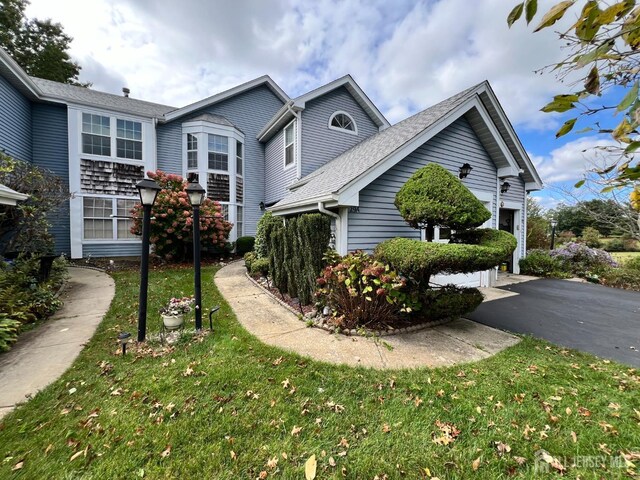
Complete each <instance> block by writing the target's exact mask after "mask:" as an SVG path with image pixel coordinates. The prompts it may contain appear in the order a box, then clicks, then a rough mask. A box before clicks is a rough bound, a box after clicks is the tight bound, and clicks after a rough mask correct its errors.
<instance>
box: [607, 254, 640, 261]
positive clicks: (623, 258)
mask: <svg viewBox="0 0 640 480" xmlns="http://www.w3.org/2000/svg"><path fill="white" fill-rule="evenodd" d="M638 255H640V252H611V256H612V257H613V258H614V260H615V261H616V262H620V263H624V262H626V261H627V260H630V259H632V258H635V257H637V256H638Z"/></svg>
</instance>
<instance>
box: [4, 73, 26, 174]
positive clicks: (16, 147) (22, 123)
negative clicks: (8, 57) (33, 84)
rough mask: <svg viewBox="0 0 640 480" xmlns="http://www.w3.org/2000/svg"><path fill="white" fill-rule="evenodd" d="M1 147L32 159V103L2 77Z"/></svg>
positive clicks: (16, 156) (17, 156)
mask: <svg viewBox="0 0 640 480" xmlns="http://www.w3.org/2000/svg"><path fill="white" fill-rule="evenodd" d="M0 149H4V150H5V153H6V154H7V155H10V156H11V157H14V158H17V159H20V160H24V161H27V162H30V161H31V103H30V102H29V100H28V99H27V98H25V97H24V96H23V95H22V94H21V93H20V92H19V91H18V90H16V88H15V87H14V86H13V85H11V84H10V83H9V82H8V81H7V80H6V79H5V78H3V77H0Z"/></svg>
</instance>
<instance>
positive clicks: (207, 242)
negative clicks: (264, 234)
mask: <svg viewBox="0 0 640 480" xmlns="http://www.w3.org/2000/svg"><path fill="white" fill-rule="evenodd" d="M147 175H148V176H149V178H151V179H153V180H155V181H156V182H157V183H158V185H160V187H161V188H162V190H160V192H158V197H157V198H156V202H155V204H154V205H153V207H152V209H151V217H152V218H153V217H155V218H154V219H152V220H151V231H150V241H151V243H152V244H153V245H154V246H155V252H156V254H158V255H160V256H161V257H164V258H165V259H167V260H175V261H181V260H184V259H186V258H188V256H189V255H190V253H191V252H192V248H193V209H192V208H191V205H190V204H189V197H188V196H187V192H186V188H187V181H186V180H185V179H183V178H182V177H181V176H180V175H174V174H171V173H165V172H163V171H161V170H157V171H156V172H147ZM221 211H222V209H221V207H220V204H219V203H218V202H215V201H213V200H211V199H208V198H207V199H205V200H204V202H203V203H202V205H201V206H200V241H201V246H202V247H203V248H206V247H212V246H214V247H215V246H217V247H220V248H223V247H224V246H225V244H226V243H227V239H228V238H229V232H230V231H231V228H232V226H233V225H232V224H231V223H229V222H227V221H225V219H224V217H223V216H222V213H221ZM131 213H132V214H133V217H134V221H133V226H132V227H131V233H134V234H136V235H141V234H142V205H140V204H138V205H136V206H135V207H134V208H133V210H132V211H131Z"/></svg>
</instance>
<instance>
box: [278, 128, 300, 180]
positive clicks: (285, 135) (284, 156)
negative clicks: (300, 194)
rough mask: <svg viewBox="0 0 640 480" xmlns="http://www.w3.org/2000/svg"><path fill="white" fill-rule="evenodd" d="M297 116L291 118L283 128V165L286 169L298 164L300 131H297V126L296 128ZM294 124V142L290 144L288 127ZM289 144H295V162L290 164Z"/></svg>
mask: <svg viewBox="0 0 640 480" xmlns="http://www.w3.org/2000/svg"><path fill="white" fill-rule="evenodd" d="M296 120H297V119H296V118H294V119H293V120H291V121H290V122H289V123H287V125H286V126H285V127H284V128H283V129H282V166H283V167H284V170H285V171H286V170H290V169H291V168H294V167H295V166H296V163H297V161H298V158H297V155H298V152H297V150H298V142H297V137H298V132H297V128H296ZM291 126H293V142H292V143H290V144H287V128H289V127H291ZM289 145H293V162H291V163H290V164H289V165H287V146H289Z"/></svg>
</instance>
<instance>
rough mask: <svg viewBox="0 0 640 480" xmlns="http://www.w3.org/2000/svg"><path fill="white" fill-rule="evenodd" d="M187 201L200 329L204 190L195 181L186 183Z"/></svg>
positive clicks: (197, 316)
mask: <svg viewBox="0 0 640 480" xmlns="http://www.w3.org/2000/svg"><path fill="white" fill-rule="evenodd" d="M187 195H188V196H189V203H190V204H191V206H192V207H193V284H194V285H193V290H194V296H195V300H196V330H197V331H200V330H202V291H201V288H200V287H201V285H200V283H201V282H200V205H202V202H203V201H204V195H205V190H204V188H202V187H201V186H200V184H199V183H197V182H190V183H189V185H187Z"/></svg>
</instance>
